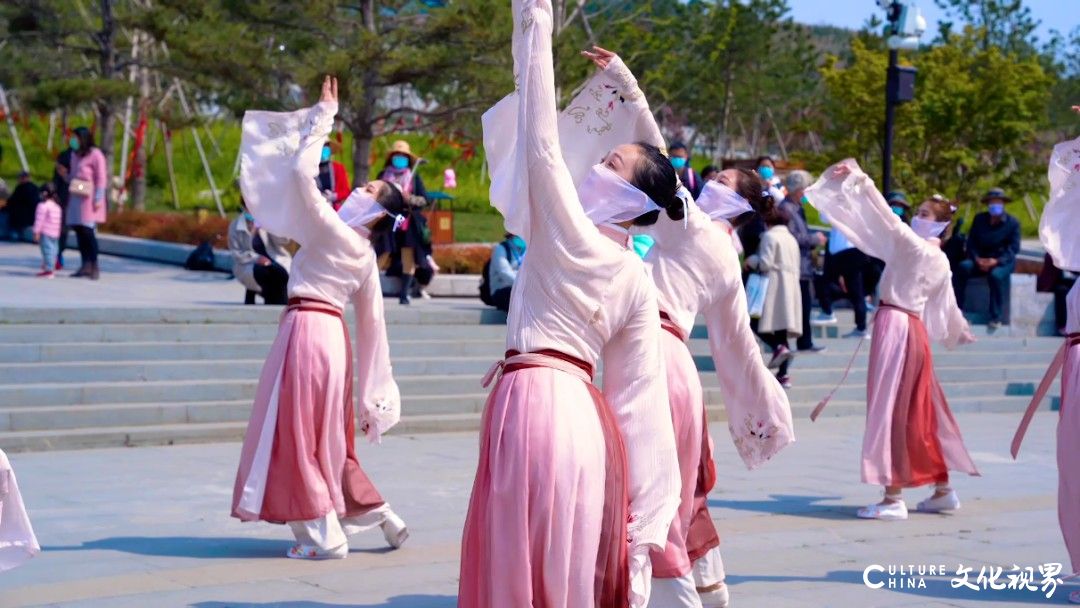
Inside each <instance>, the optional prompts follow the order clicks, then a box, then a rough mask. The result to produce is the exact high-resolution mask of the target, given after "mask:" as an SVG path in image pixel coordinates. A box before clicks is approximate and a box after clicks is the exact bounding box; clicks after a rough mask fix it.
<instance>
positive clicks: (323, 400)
mask: <svg viewBox="0 0 1080 608" xmlns="http://www.w3.org/2000/svg"><path fill="white" fill-rule="evenodd" d="M351 350H352V349H351V346H350V343H349V334H348V328H347V327H346V326H345V323H344V319H343V317H342V316H341V311H340V310H339V309H337V308H336V307H333V306H331V305H329V304H326V303H323V302H317V301H311V300H303V301H299V300H295V299H292V300H290V301H289V307H288V308H286V310H285V312H284V313H283V314H282V318H281V323H280V325H279V326H278V335H277V338H276V339H275V340H274V344H273V346H272V347H271V348H270V354H269V356H268V357H267V359H266V363H265V364H264V365H263V370H262V374H261V375H260V377H259V386H258V389H257V390H256V393H255V403H254V405H253V407H252V411H251V419H250V421H249V423H248V429H247V433H246V435H245V437H244V446H243V449H242V451H241V456H240V466H239V469H238V470H237V475H236V483H235V486H234V488H233V508H232V515H233V517H237V518H239V519H241V520H243V521H254V520H263V521H268V522H273V523H284V522H288V521H306V520H311V519H317V518H320V517H323V516H324V515H326V514H327V513H329V512H330V511H335V512H336V513H337V514H338V515H339V516H342V517H351V516H356V515H362V514H364V513H366V512H368V511H370V510H372V509H375V508H377V507H379V506H381V505H382V504H383V500H382V497H381V496H380V495H379V492H378V491H377V490H376V489H375V486H374V485H373V484H372V483H371V481H370V480H369V479H368V477H367V475H366V474H365V473H364V471H363V469H361V468H360V463H359V461H358V459H357V457H356V451H355V424H356V423H355V413H354V411H353V398H352V386H353V381H352V377H353V373H352V353H351Z"/></svg>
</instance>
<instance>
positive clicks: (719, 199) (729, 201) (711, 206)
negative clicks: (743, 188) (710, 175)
mask: <svg viewBox="0 0 1080 608" xmlns="http://www.w3.org/2000/svg"><path fill="white" fill-rule="evenodd" d="M697 204H698V207H701V210H702V211H704V212H705V213H707V214H709V217H710V218H712V219H714V220H732V219H734V218H737V217H739V216H740V215H742V214H744V213H746V212H747V211H753V210H754V208H753V207H751V206H750V201H748V200H746V199H745V198H743V197H742V196H740V195H739V193H738V192H735V191H734V190H732V189H731V188H729V187H727V186H726V185H725V184H721V183H720V182H705V187H703V188H702V189H701V194H700V195H698V199H697Z"/></svg>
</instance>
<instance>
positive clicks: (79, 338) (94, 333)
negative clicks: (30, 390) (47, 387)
mask: <svg viewBox="0 0 1080 608" xmlns="http://www.w3.org/2000/svg"><path fill="white" fill-rule="evenodd" d="M276 335H277V323H276V322H275V323H273V324H270V323H263V324H248V323H206V324H202V325H198V324H190V325H168V324H161V323H100V324H79V325H63V324H48V325H43V324H20V325H6V324H2V323H0V344H39V343H45V344H56V343H70V342H79V343H95V342H104V343H117V342H158V343H162V344H169V343H175V342H217V343H224V342H251V341H265V342H267V343H269V342H271V341H272V340H273V339H274V337H275V336H276ZM387 335H388V336H389V338H390V341H391V342H393V341H396V340H426V339H431V340H451V339H469V340H477V339H491V340H498V341H500V342H501V341H503V340H505V338H506V326H504V325H467V324H465V325H420V324H416V325H389V326H387Z"/></svg>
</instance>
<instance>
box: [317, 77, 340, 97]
mask: <svg viewBox="0 0 1080 608" xmlns="http://www.w3.org/2000/svg"><path fill="white" fill-rule="evenodd" d="M337 100H338V94H337V78H334V77H332V76H330V75H329V74H328V75H327V76H326V78H324V79H323V83H322V95H320V96H319V101H320V102H323V101H332V102H334V103H337Z"/></svg>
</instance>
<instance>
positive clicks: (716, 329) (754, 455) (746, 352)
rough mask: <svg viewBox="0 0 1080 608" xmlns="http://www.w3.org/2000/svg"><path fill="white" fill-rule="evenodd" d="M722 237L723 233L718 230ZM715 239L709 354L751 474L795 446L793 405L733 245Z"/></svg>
mask: <svg viewBox="0 0 1080 608" xmlns="http://www.w3.org/2000/svg"><path fill="white" fill-rule="evenodd" d="M716 232H717V233H720V232H721V231H720V230H716ZM720 236H723V237H727V235H726V234H715V235H714V237H716V238H713V239H710V240H709V241H710V242H709V246H708V252H703V254H704V255H713V256H717V257H718V258H719V262H720V271H719V273H718V275H717V277H716V280H715V282H714V283H713V285H712V289H711V291H712V293H711V294H710V295H711V297H712V301H711V303H710V304H709V305H708V306H707V307H706V308H705V309H704V310H703V311H702V312H703V313H704V315H705V324H706V327H707V328H708V330H709V351H710V352H711V353H712V356H713V361H714V362H715V363H716V375H717V377H718V378H719V380H720V390H721V391H722V393H723V396H724V408H725V409H726V410H727V414H728V416H727V418H728V430H729V431H730V432H731V439H732V441H734V443H735V448H736V449H737V450H738V452H739V456H740V457H742V459H743V462H744V463H745V464H746V467H747V468H748V469H753V468H755V467H757V466H759V465H761V464H763V463H764V462H765V461H767V460H769V459H770V458H772V457H773V456H775V455H776V454H777V453H779V452H780V450H782V449H784V448H785V447H786V446H787V445H788V444H790V443H793V442H794V441H795V429H794V426H793V424H792V420H791V405H790V404H789V403H788V396H787V393H786V392H785V391H784V387H782V386H780V383H779V382H777V381H776V378H775V377H773V375H772V373H771V372H769V369H768V368H767V367H766V366H765V361H764V359H762V357H761V350H760V348H759V347H758V344H757V339H756V338H755V337H754V332H753V330H751V329H750V314H749V312H748V308H747V304H746V293H745V290H744V289H743V285H742V275H741V273H740V271H739V258H738V256H737V255H736V254H735V248H734V245H733V244H732V243H730V242H728V243H723V242H722V241H720V238H718V237H720Z"/></svg>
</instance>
